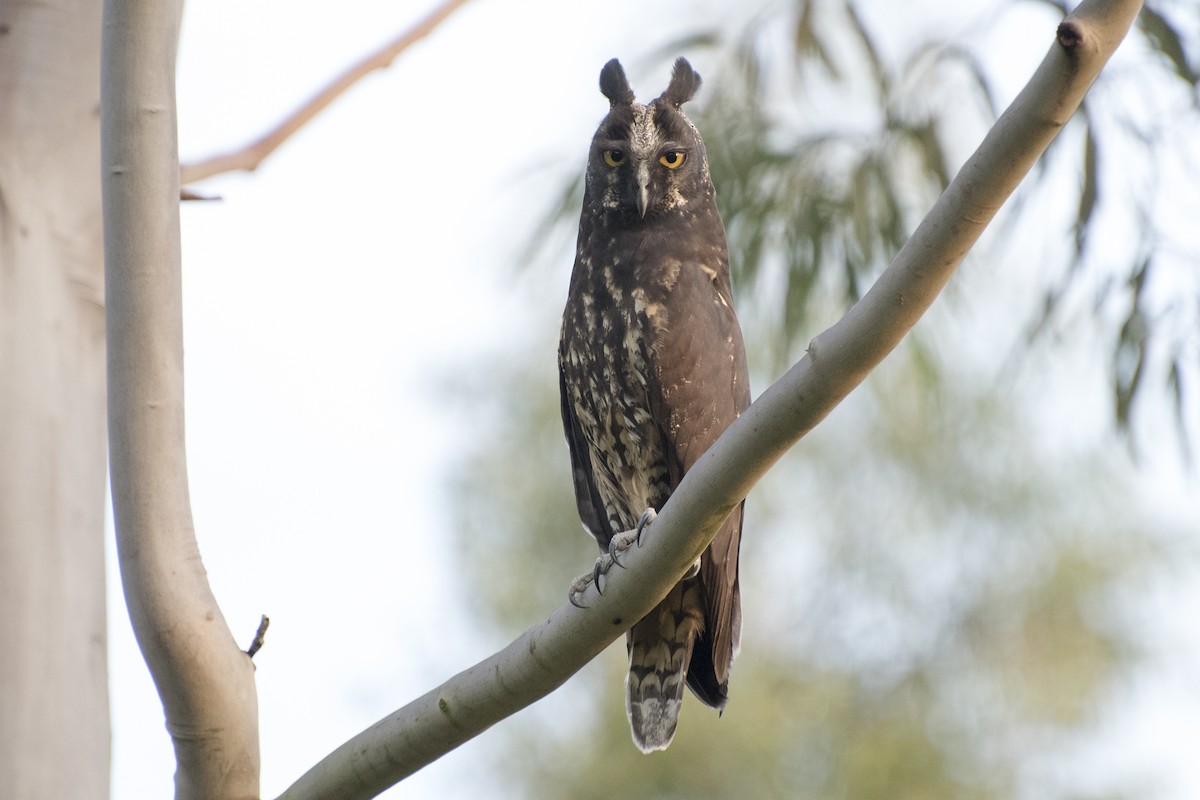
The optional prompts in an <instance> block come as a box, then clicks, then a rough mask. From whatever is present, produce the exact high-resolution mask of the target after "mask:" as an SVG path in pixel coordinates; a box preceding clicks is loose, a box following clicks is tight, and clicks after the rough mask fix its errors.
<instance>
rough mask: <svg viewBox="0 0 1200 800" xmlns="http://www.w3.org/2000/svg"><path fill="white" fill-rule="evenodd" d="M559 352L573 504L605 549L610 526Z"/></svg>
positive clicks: (564, 427)
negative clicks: (573, 493)
mask: <svg viewBox="0 0 1200 800" xmlns="http://www.w3.org/2000/svg"><path fill="white" fill-rule="evenodd" d="M562 358H563V356H562V352H561V349H560V352H559V365H558V394H559V403H560V405H561V407H562V420H563V430H564V431H565V432H566V436H567V447H568V449H569V450H570V451H571V481H572V483H573V484H574V486H575V505H576V506H577V507H578V508H579V519H580V520H582V521H583V526H584V527H585V528H587V530H588V533H590V534H591V535H592V536H594V537H595V538H596V541H597V542H599V544H600V548H601V549H602V550H603V549H605V548H607V547H608V542H609V540H610V539H612V535H613V532H612V526H611V524H610V523H609V521H608V514H607V513H605V510H604V502H603V501H602V500H601V499H600V494H599V492H597V491H596V483H595V478H594V476H593V473H592V459H591V456H589V455H588V445H587V440H586V439H584V436H583V430H582V429H581V428H580V427H579V421H578V420H577V419H575V404H574V403H573V402H572V401H571V394H570V391H569V390H568V389H567V379H566V375H565V374H564V367H563V363H562Z"/></svg>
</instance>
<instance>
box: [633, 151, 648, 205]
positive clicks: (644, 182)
mask: <svg viewBox="0 0 1200 800" xmlns="http://www.w3.org/2000/svg"><path fill="white" fill-rule="evenodd" d="M634 177H635V178H636V179H637V209H638V216H640V217H641V218H642V219H645V218H646V207H647V206H648V205H649V204H650V165H649V164H647V163H646V162H645V161H639V162H638V165H637V172H636V173H635V175H634Z"/></svg>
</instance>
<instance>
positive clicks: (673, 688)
mask: <svg viewBox="0 0 1200 800" xmlns="http://www.w3.org/2000/svg"><path fill="white" fill-rule="evenodd" d="M703 628H704V606H703V598H702V596H701V592H700V586H699V583H698V582H697V581H696V580H694V579H693V580H685V581H681V582H680V583H679V584H678V585H676V586H675V588H674V589H672V590H671V593H670V594H668V595H667V596H666V598H664V599H663V601H662V602H661V603H659V604H658V606H657V607H656V608H655V609H654V610H653V611H651V612H650V613H649V614H647V615H646V617H645V618H644V619H642V621H641V622H639V623H638V624H637V625H634V626H633V628H632V629H631V630H630V631H629V637H628V639H627V643H628V647H629V678H628V680H627V681H626V684H625V710H626V712H627V713H628V714H629V727H630V729H631V730H632V732H633V742H634V744H636V745H637V746H638V749H640V750H641V751H642V752H643V753H649V752H652V751H654V750H665V749H666V748H667V745H669V744H670V743H671V739H672V738H674V736H675V726H676V725H677V724H678V723H679V707H680V705H681V704H682V702H683V687H684V684H685V683H686V680H687V668H688V663H689V662H690V661H691V659H692V645H693V644H694V643H695V641H696V638H697V636H698V635H699V634H700V632H701V631H702V630H703Z"/></svg>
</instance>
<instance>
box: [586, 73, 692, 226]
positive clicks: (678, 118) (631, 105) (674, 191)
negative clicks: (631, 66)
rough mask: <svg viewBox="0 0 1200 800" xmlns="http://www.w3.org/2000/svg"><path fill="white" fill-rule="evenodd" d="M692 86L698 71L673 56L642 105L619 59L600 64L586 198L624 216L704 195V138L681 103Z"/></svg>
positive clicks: (677, 207)
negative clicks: (601, 108) (662, 86)
mask: <svg viewBox="0 0 1200 800" xmlns="http://www.w3.org/2000/svg"><path fill="white" fill-rule="evenodd" d="M699 88H700V76H699V75H698V74H697V73H696V71H695V70H694V69H692V65H691V64H689V63H688V62H687V59H685V58H680V59H678V60H676V62H675V67H674V69H673V70H672V72H671V82H670V84H669V85H668V86H667V90H666V91H665V92H663V93H662V95H660V96H659V97H658V99H656V100H653V101H651V102H650V103H647V104H645V105H643V104H641V103H639V102H637V101H636V100H635V99H634V96H633V89H632V88H631V87H630V86H629V80H628V79H627V78H626V77H625V70H624V69H622V67H621V62H619V61H617V60H616V59H615V58H614V59H613V60H612V61H609V62H608V63H607V64H605V65H604V69H602V70H601V71H600V91H601V92H602V93H603V94H604V96H605V97H607V98H608V102H609V103H610V108H609V112H608V116H606V117H605V118H604V121H603V122H601V123H600V127H599V129H598V130H597V131H596V135H595V137H594V138H593V139H592V149H591V152H590V153H589V154H588V168H587V187H586V190H585V194H586V196H587V200H590V201H592V203H594V204H596V205H598V206H599V207H600V208H602V209H604V211H605V212H608V213H616V214H617V215H619V216H620V217H622V218H624V219H626V220H627V221H631V222H632V221H636V220H645V219H654V218H658V217H661V216H663V215H668V214H671V213H672V212H679V213H686V212H685V209H686V208H687V206H688V205H689V203H699V202H702V201H703V200H704V199H707V200H708V201H709V202H711V200H712V196H713V192H712V182H711V181H710V180H709V176H708V158H707V156H706V155H705V152H704V142H703V141H701V139H700V134H699V133H698V132H697V131H696V126H695V125H693V124H692V122H691V120H689V119H688V118H687V116H686V115H685V114H684V113H683V111H682V110H680V106H682V105H683V104H684V103H686V102H687V101H688V100H691V99H692V97H693V96H694V95H695V94H696V90H697V89H699ZM588 205H589V203H588V202H586V201H585V207H587V206H588ZM593 207H594V206H593Z"/></svg>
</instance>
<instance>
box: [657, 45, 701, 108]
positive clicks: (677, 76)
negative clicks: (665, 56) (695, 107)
mask: <svg viewBox="0 0 1200 800" xmlns="http://www.w3.org/2000/svg"><path fill="white" fill-rule="evenodd" d="M699 88H700V74H699V73H698V72H696V70H694V69H692V65H691V64H689V63H688V60H687V59H686V58H684V57H683V56H680V57H679V58H677V59H675V67H674V68H673V69H672V70H671V82H670V83H669V84H668V85H667V90H666V91H665V92H663V93H662V97H660V98H659V99H660V100H665V101H666V102H668V103H670V104H671V105H673V106H675V107H676V108H679V107H680V106H681V105H683V104H684V103H686V102H687V101H688V100H691V99H692V98H693V97H695V96H696V90H698V89H699Z"/></svg>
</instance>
